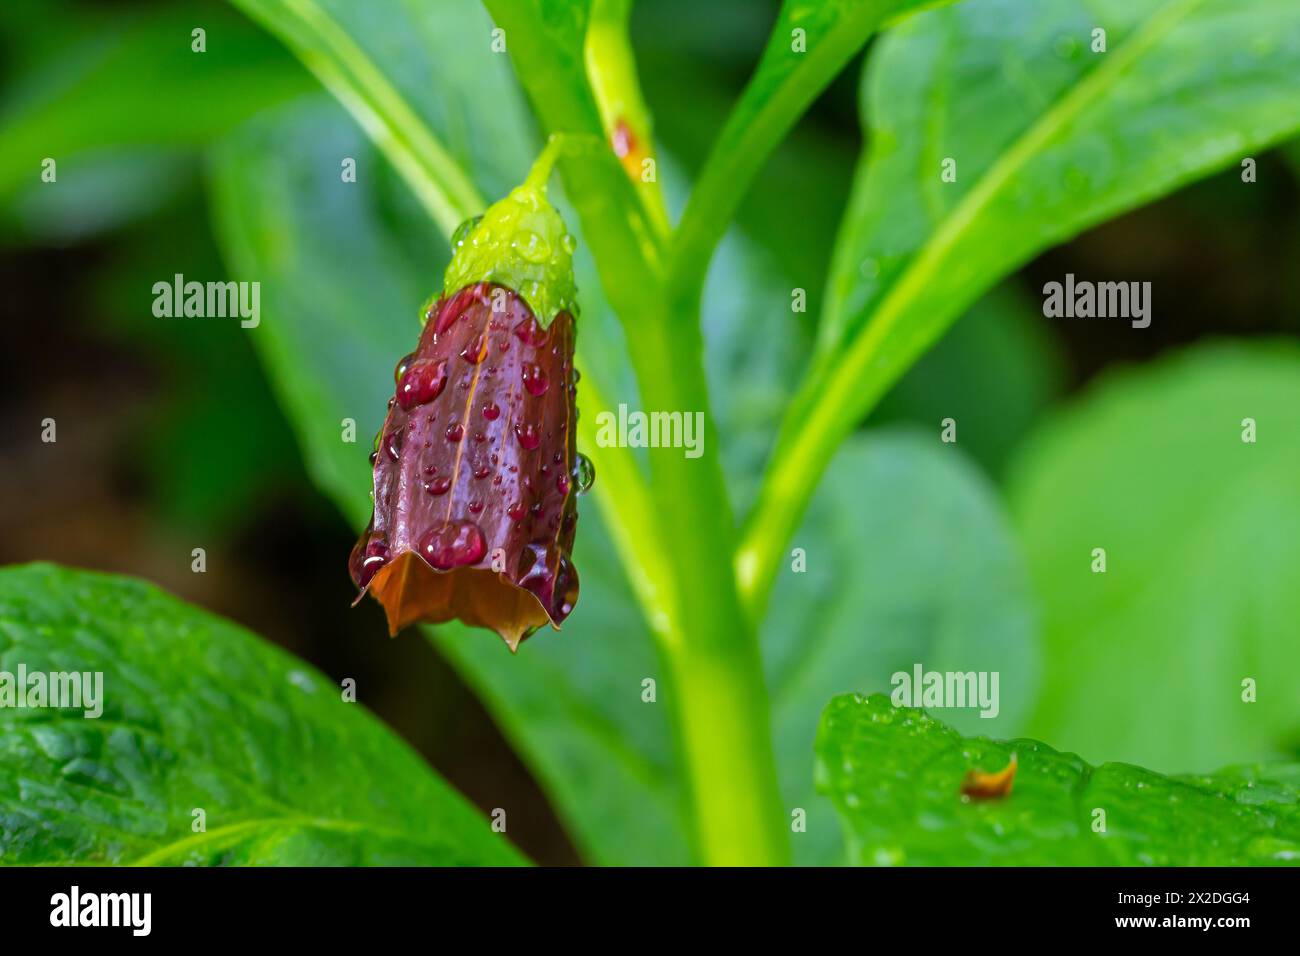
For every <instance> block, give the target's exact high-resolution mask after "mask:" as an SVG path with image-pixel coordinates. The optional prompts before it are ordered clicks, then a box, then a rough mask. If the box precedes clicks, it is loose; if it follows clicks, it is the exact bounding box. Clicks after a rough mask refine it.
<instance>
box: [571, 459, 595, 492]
mask: <svg viewBox="0 0 1300 956" xmlns="http://www.w3.org/2000/svg"><path fill="white" fill-rule="evenodd" d="M595 480H596V466H595V465H593V464H592V463H591V459H590V458H588V457H587V456H586V455H584V454H582V453H581V452H579V453H578V457H577V458H575V459H574V462H573V483H574V485H575V486H577V489H578V494H580V495H585V494H586V493H587V492H588V491H590V490H591V485H592V483H593V482H594V481H595Z"/></svg>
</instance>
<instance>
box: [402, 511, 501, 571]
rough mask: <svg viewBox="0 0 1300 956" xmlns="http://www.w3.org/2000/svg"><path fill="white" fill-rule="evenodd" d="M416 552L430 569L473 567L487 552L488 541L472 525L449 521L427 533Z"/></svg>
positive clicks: (443, 569)
mask: <svg viewBox="0 0 1300 956" xmlns="http://www.w3.org/2000/svg"><path fill="white" fill-rule="evenodd" d="M417 550H418V551H419V553H420V555H421V557H423V558H424V560H426V561H428V562H429V564H430V565H431V566H433V567H434V568H437V569H438V570H439V571H447V570H450V569H451V568H459V567H463V566H465V565H467V564H476V563H477V562H478V561H480V560H481V559H482V558H483V555H484V554H486V553H487V542H486V541H485V540H484V538H483V532H482V531H481V530H479V526H478V525H476V524H475V523H474V522H472V521H449V522H447V523H446V524H442V525H437V526H435V527H433V528H430V529H429V530H428V531H426V532H425V533H424V535H423V536H422V537H421V538H420V543H419V546H418V548H417Z"/></svg>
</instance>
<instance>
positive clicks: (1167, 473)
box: [1010, 343, 1300, 771]
mask: <svg viewBox="0 0 1300 956" xmlns="http://www.w3.org/2000/svg"><path fill="white" fill-rule="evenodd" d="M1245 419H1252V420H1253V421H1254V423H1255V425H1254V427H1255V429H1257V431H1256V432H1255V434H1254V436H1253V437H1254V438H1255V440H1254V441H1253V442H1248V441H1243V435H1245V436H1246V437H1252V436H1251V435H1249V434H1248V431H1247V427H1244V426H1243V421H1244V420H1245ZM1298 475H1300V349H1297V348H1296V347H1295V345H1294V344H1293V343H1287V344H1286V345H1281V344H1278V345H1276V346H1273V347H1267V346H1262V345H1250V346H1247V345H1234V346H1229V345H1222V346H1216V347H1210V348H1200V349H1197V350H1194V351H1190V352H1186V353H1182V354H1180V355H1178V356H1177V357H1175V358H1171V359H1167V360H1164V361H1163V362H1162V363H1161V364H1159V365H1156V366H1152V367H1150V368H1149V369H1143V370H1142V371H1141V372H1126V373H1122V374H1115V375H1113V376H1111V377H1109V378H1107V379H1106V380H1104V381H1103V382H1102V383H1099V384H1098V385H1096V386H1095V387H1094V388H1093V389H1091V390H1090V391H1089V392H1088V393H1087V394H1086V396H1085V397H1083V398H1082V399H1080V400H1079V401H1078V402H1077V403H1076V404H1075V405H1074V406H1073V407H1071V408H1070V409H1069V410H1068V411H1067V412H1064V413H1062V414H1060V415H1059V416H1057V417H1055V418H1053V419H1049V420H1048V421H1047V422H1046V423H1045V424H1044V426H1043V428H1042V430H1041V432H1040V433H1038V434H1037V435H1036V436H1035V437H1034V439H1033V440H1031V441H1030V443H1029V444H1028V446H1027V447H1026V449H1025V450H1024V452H1023V454H1022V455H1021V457H1020V459H1019V460H1018V462H1017V463H1016V465H1015V467H1014V468H1013V470H1012V475H1011V483H1010V484H1011V500H1012V502H1013V509H1014V512H1015V515H1016V519H1017V523H1018V524H1019V526H1020V529H1021V532H1022V535H1023V538H1024V542H1025V549H1026V554H1027V557H1028V560H1029V565H1030V567H1031V568H1032V569H1033V574H1034V581H1035V585H1036V587H1037V590H1038V594H1039V596H1040V597H1041V599H1042V602H1043V605H1044V613H1045V621H1044V624H1045V653H1046V660H1045V667H1046V670H1045V685H1044V688H1043V691H1044V692H1043V696H1042V699H1041V704H1040V706H1039V708H1038V712H1037V715H1036V717H1035V719H1034V720H1033V722H1032V724H1031V730H1032V732H1033V733H1034V734H1035V735H1036V736H1041V737H1043V738H1045V739H1048V740H1052V741H1054V742H1056V743H1058V744H1059V745H1060V746H1062V747H1067V748H1069V749H1071V750H1077V751H1079V752H1080V753H1082V754H1083V755H1084V756H1085V757H1087V758H1089V759H1099V758H1101V757H1112V758H1115V759H1118V760H1128V761H1133V762H1135V763H1141V764H1144V765H1147V766H1152V767H1155V768H1156V769H1160V770H1166V771H1199V770H1206V769H1209V768H1212V767H1215V766H1218V765H1220V764H1223V763H1226V762H1229V761H1235V760H1256V759H1261V758H1266V757H1276V756H1279V755H1283V754H1289V755H1291V756H1293V757H1294V756H1295V755H1296V752H1297V746H1298V745H1300V701H1297V698H1296V694H1295V688H1296V687H1300V643H1297V641H1296V637H1295V634H1296V621H1297V620H1300V480H1297V476H1298ZM1099 548H1100V549H1104V551H1105V555H1104V559H1105V571H1104V573H1100V572H1098V571H1094V568H1098V567H1099V565H1098V560H1099V559H1098V556H1097V554H1096V553H1095V549H1099ZM1252 687H1253V688H1254V694H1253V695H1252V694H1251V693H1250V690H1251V688H1252ZM1252 696H1253V700H1250V702H1248V699H1250V698H1252Z"/></svg>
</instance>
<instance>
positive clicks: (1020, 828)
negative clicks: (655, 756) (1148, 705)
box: [817, 694, 1300, 866]
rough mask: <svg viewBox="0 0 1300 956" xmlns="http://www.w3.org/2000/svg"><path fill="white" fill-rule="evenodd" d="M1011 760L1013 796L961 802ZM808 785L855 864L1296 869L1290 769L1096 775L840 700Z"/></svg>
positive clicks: (1295, 795) (877, 702)
mask: <svg viewBox="0 0 1300 956" xmlns="http://www.w3.org/2000/svg"><path fill="white" fill-rule="evenodd" d="M1013 754H1014V756H1015V758H1016V761H1017V767H1016V773H1015V777H1014V779H1013V782H1012V790H1011V793H1010V794H1009V795H1007V796H1005V797H1002V798H994V799H986V800H976V801H968V800H966V799H963V797H962V796H961V793H960V790H961V786H962V780H963V778H964V776H965V774H966V773H967V771H970V770H976V769H978V770H983V771H985V772H995V771H999V770H1002V769H1003V768H1004V767H1006V766H1007V764H1008V763H1009V762H1010V761H1011V759H1012V755H1013ZM817 786H818V789H819V790H820V791H821V792H822V793H824V794H826V795H827V796H828V797H829V798H830V799H831V801H832V802H833V803H834V804H835V809H836V810H837V811H838V812H839V815H840V819H841V820H842V821H843V823H844V828H845V831H846V832H847V833H848V835H849V842H850V846H851V850H852V859H853V862H854V863H856V864H859V865H864V864H865V865H870V864H876V865H899V864H908V865H915V866H989V865H999V866H1243V865H1252V866H1259V865H1268V864H1274V865H1276V864H1287V863H1289V864H1293V865H1294V864H1295V863H1297V862H1300V765H1297V764H1278V765H1266V766H1242V767H1234V768H1230V769H1227V770H1223V771H1220V772H1219V773H1216V774H1213V775H1211V776H1196V777H1164V776H1161V775H1160V774H1157V773H1152V772H1151V771H1149V770H1143V769H1141V768H1140V767H1133V766H1129V765H1127V764H1120V763H1107V764H1102V765H1101V766H1092V765H1090V764H1087V763H1085V762H1084V761H1083V760H1081V759H1079V758H1078V757H1077V756H1075V755H1074V754H1069V753H1060V752H1058V751H1056V750H1053V749H1052V748H1051V747H1049V746H1047V745H1046V744H1041V743H1039V742H1038V741H1035V740H1010V741H995V740H990V739H988V738H987V737H962V736H961V735H960V734H958V733H957V732H956V731H954V730H952V729H950V728H949V727H947V726H945V725H944V724H942V723H940V722H939V721H937V720H935V719H934V718H933V717H931V716H929V715H928V714H927V713H925V712H924V711H922V710H915V709H912V708H898V707H894V706H893V704H892V703H891V702H890V699H889V698H888V697H887V696H884V695H873V696H871V697H862V696H860V695H857V694H846V695H844V696H841V697H836V698H835V699H834V700H832V701H831V702H830V704H829V705H827V707H826V712H825V713H824V714H823V715H822V722H821V726H820V727H819V728H818V731H817ZM1098 811H1104V818H1103V817H1102V816H1101V815H1100V814H1099V813H1098ZM1102 824H1104V830H1101V829H1099V826H1100V825H1102Z"/></svg>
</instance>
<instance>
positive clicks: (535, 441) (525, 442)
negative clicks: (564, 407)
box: [515, 422, 542, 451]
mask: <svg viewBox="0 0 1300 956" xmlns="http://www.w3.org/2000/svg"><path fill="white" fill-rule="evenodd" d="M515 437H516V438H518V439H519V444H520V445H522V446H523V447H524V448H525V449H527V450H528V451H532V450H533V449H534V448H536V447H537V446H538V445H540V444H541V443H542V436H541V435H540V434H539V433H538V431H537V426H536V425H534V424H532V423H531V422H517V423H516V424H515Z"/></svg>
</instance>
